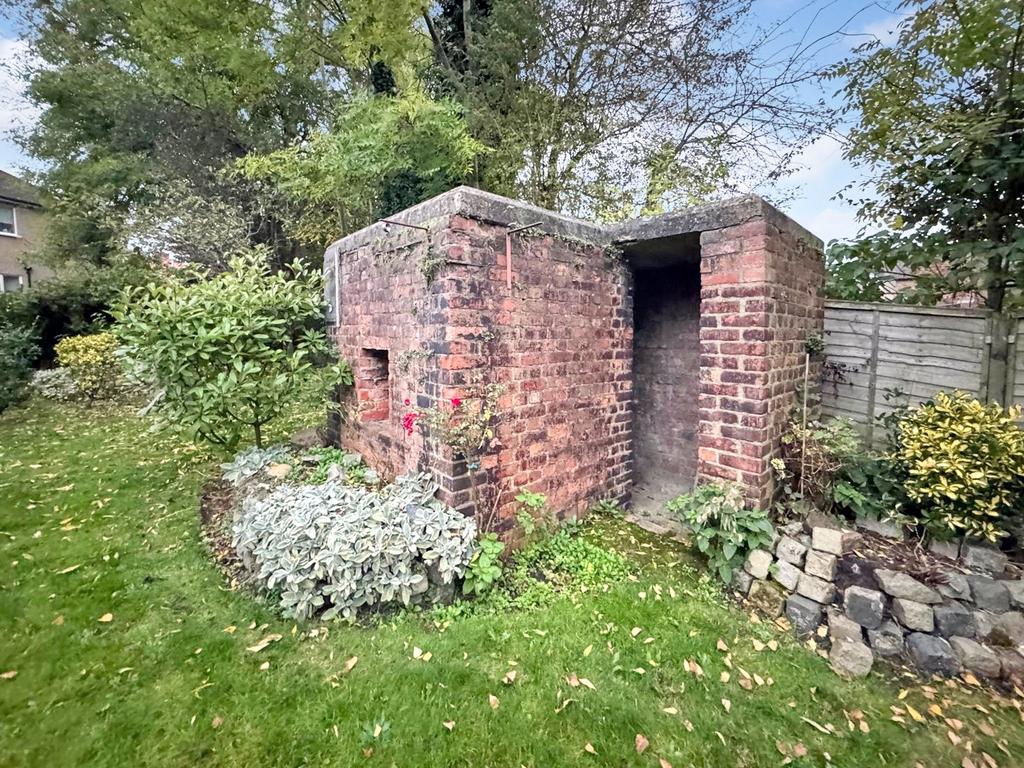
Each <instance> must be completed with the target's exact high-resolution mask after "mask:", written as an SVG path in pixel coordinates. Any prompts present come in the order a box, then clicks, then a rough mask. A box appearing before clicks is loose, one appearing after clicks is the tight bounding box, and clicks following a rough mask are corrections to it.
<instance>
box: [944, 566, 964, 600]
mask: <svg viewBox="0 0 1024 768" xmlns="http://www.w3.org/2000/svg"><path fill="white" fill-rule="evenodd" d="M942 575H943V577H944V578H945V579H946V583H945V584H940V585H939V594H940V595H942V596H943V597H951V598H953V599H954V600H970V599H971V587H970V585H969V584H968V583H967V577H966V576H964V575H963V574H962V573H957V572H956V571H947V572H946V573H944V574H942Z"/></svg>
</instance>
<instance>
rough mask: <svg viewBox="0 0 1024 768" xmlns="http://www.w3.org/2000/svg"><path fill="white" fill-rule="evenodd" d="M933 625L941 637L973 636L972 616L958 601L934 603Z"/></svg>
mask: <svg viewBox="0 0 1024 768" xmlns="http://www.w3.org/2000/svg"><path fill="white" fill-rule="evenodd" d="M934 613H935V627H936V629H938V631H939V634H940V635H942V636H943V637H946V638H949V637H954V636H957V637H974V633H975V627H974V616H973V614H972V613H971V611H969V610H968V609H967V608H965V607H964V606H963V605H961V604H960V603H955V602H954V603H943V604H942V605H936V606H935V608H934Z"/></svg>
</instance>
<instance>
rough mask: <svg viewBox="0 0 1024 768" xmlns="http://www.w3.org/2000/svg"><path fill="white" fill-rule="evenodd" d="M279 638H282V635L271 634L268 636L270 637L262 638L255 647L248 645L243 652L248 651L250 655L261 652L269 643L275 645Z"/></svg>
mask: <svg viewBox="0 0 1024 768" xmlns="http://www.w3.org/2000/svg"><path fill="white" fill-rule="evenodd" d="M281 637H282V635H279V634H277V633H276V632H274V633H273V634H270V635H267V636H266V637H264V638H263V639H262V640H260V641H259V642H258V643H256V644H255V645H250V646H249V647H248V648H246V649H245V650H247V651H249V652H250V653H259V652H260V651H262V650H263V649H264V648H266V647H267V646H268V645H270V644H271V643H276V642H277V641H278V640H280V639H281Z"/></svg>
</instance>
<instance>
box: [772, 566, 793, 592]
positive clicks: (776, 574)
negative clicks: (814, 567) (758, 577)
mask: <svg viewBox="0 0 1024 768" xmlns="http://www.w3.org/2000/svg"><path fill="white" fill-rule="evenodd" d="M772 571H773V572H772V578H773V579H775V580H776V581H777V582H779V584H781V585H782V586H783V587H785V588H786V590H787V591H789V592H792V591H793V590H794V589H796V585H797V582H798V581H800V569H799V568H797V567H796V566H795V565H793V564H792V563H790V562H787V561H785V560H779V561H777V562H776V563H775V567H774V568H773V569H772Z"/></svg>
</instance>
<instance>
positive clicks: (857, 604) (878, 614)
mask: <svg viewBox="0 0 1024 768" xmlns="http://www.w3.org/2000/svg"><path fill="white" fill-rule="evenodd" d="M843 608H844V609H845V610H846V615H847V616H849V617H850V618H851V619H853V620H854V621H855V622H857V623H858V624H860V625H861V626H862V627H867V628H868V629H875V628H876V627H879V626H881V624H882V619H883V618H884V617H885V595H883V594H882V593H881V592H879V591H878V590H874V589H867V588H866V587H847V589H846V592H845V593H843Z"/></svg>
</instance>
